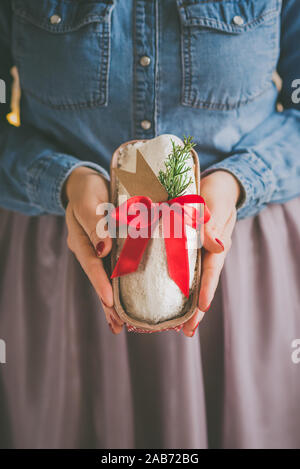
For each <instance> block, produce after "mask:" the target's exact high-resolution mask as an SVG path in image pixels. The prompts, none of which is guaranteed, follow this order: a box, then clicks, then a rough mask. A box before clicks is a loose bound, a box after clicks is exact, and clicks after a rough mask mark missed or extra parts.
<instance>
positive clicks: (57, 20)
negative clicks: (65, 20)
mask: <svg viewBox="0 0 300 469" xmlns="http://www.w3.org/2000/svg"><path fill="white" fill-rule="evenodd" d="M60 22H61V17H60V16H59V15H52V16H51V18H50V23H51V24H59V23H60Z"/></svg>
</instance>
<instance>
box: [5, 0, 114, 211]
mask: <svg viewBox="0 0 300 469" xmlns="http://www.w3.org/2000/svg"><path fill="white" fill-rule="evenodd" d="M10 24H11V6H10V0H1V3H0V51H1V58H0V78H1V80H2V81H1V83H0V86H1V96H0V98H1V99H0V205H1V206H2V207H4V208H6V209H9V210H16V211H20V212H23V213H25V214H28V215H39V214H43V213H53V214H57V215H63V214H64V207H63V203H62V197H61V195H62V187H63V185H64V182H65V181H66V179H67V177H68V176H69V174H70V173H71V172H72V171H73V170H74V169H75V168H76V167H78V166H88V167H91V168H93V169H95V170H97V171H98V172H99V173H101V174H103V175H104V177H105V178H107V179H109V175H108V173H107V172H106V170H105V169H104V168H102V167H101V166H100V165H98V164H95V163H93V162H89V161H82V160H80V159H78V158H76V157H74V156H72V155H68V154H65V153H64V152H63V151H61V149H60V148H58V147H57V145H56V144H55V142H54V141H52V139H51V138H49V137H47V136H46V135H43V134H42V133H40V132H38V131H37V130H36V129H35V128H33V127H32V126H30V125H27V124H26V123H22V125H21V126H20V127H18V128H17V127H13V126H11V125H9V124H8V122H7V120H6V115H7V113H8V112H9V110H10V109H9V108H10V106H9V103H10V98H11V85H12V77H11V74H10V70H11V67H12V66H13V60H12V56H11V51H10V44H11V40H10V39H11V37H10V36H11V27H10Z"/></svg>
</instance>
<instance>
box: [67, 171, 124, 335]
mask: <svg viewBox="0 0 300 469" xmlns="http://www.w3.org/2000/svg"><path fill="white" fill-rule="evenodd" d="M64 194H65V197H66V199H67V201H68V205H67V208H66V222H67V226H68V246H69V248H70V250H71V251H72V252H73V253H74V254H75V256H76V258H77V259H78V261H79V262H80V264H81V266H82V268H83V270H84V271H85V273H86V274H87V276H88V278H89V279H90V281H91V283H92V285H93V287H94V288H95V290H96V292H97V294H98V296H99V298H100V301H101V303H102V305H103V309H104V312H105V316H106V320H107V322H108V324H109V326H110V328H111V330H112V332H113V333H114V334H119V333H120V332H121V330H122V327H123V322H122V321H121V320H120V318H119V316H118V315H117V313H116V311H115V309H114V308H113V304H114V300H113V292H112V286H111V283H110V281H109V279H108V277H107V275H106V272H105V269H104V266H103V262H102V260H101V257H105V256H107V254H109V252H110V251H111V247H112V240H111V238H110V237H109V236H107V237H106V238H104V239H100V238H98V236H97V233H96V226H97V223H98V222H99V219H100V218H101V217H100V216H99V215H96V208H97V206H98V205H99V204H101V203H106V202H108V201H109V189H108V183H107V181H106V180H105V179H104V178H103V177H102V176H101V175H100V174H99V173H97V172H96V171H94V170H93V169H90V168H87V167H84V166H81V167H79V168H76V169H74V171H72V173H71V174H70V176H69V178H68V179H67V181H66V184H65V192H64Z"/></svg>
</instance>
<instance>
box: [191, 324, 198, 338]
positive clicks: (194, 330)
mask: <svg viewBox="0 0 300 469" xmlns="http://www.w3.org/2000/svg"><path fill="white" fill-rule="evenodd" d="M199 324H200V321H199V322H198V323H197V325H196V327H195V328H194V329H193V333H192V335H191V337H194V334H195V332H196V330H197V327H198V326H199Z"/></svg>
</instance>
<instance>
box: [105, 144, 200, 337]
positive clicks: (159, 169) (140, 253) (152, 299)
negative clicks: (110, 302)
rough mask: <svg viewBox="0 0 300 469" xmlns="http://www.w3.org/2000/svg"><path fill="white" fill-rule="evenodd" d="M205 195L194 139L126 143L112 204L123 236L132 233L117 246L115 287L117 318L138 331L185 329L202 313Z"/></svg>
mask: <svg viewBox="0 0 300 469" xmlns="http://www.w3.org/2000/svg"><path fill="white" fill-rule="evenodd" d="M199 189H200V173H199V162H198V156H197V153H196V152H195V150H194V149H193V144H192V142H191V139H186V138H185V139H184V141H182V140H181V139H179V138H178V137H176V136H175V135H160V136H159V137H156V138H154V139H151V140H137V141H130V142H126V143H124V144H122V145H121V146H120V147H119V148H118V149H117V150H116V151H115V152H114V154H113V157H112V163H111V201H112V202H113V204H114V205H115V206H116V207H117V208H116V211H115V218H116V220H117V222H118V224H119V229H121V225H123V228H124V225H126V228H127V231H126V234H125V235H121V234H120V231H119V232H118V236H117V237H116V239H114V242H113V250H112V256H111V261H112V285H113V292H114V303H115V308H116V311H117V313H118V314H119V316H120V317H121V318H122V319H123V320H124V322H125V323H126V324H127V326H128V328H129V329H130V330H138V331H140V332H148V331H149V332H151V331H161V330H166V329H171V328H178V327H179V326H181V325H182V324H183V323H184V322H185V321H187V320H188V319H189V318H190V317H191V316H192V315H193V314H194V312H195V310H196V308H197V302H198V296H199V284H200V267H201V266H200V261H201V257H200V249H199V232H200V230H199V227H200V225H201V220H202V222H203V218H202V219H201V217H200V216H199V214H200V209H201V204H203V203H204V201H203V199H201V197H200V194H199ZM141 207H142V208H141ZM144 207H145V209H144ZM166 207H167V208H169V210H167V211H164V210H165V208H166ZM174 207H175V209H174ZM137 208H138V210H137ZM133 209H135V210H136V211H134V210H133ZM173 209H174V210H173ZM145 210H146V212H145ZM145 213H146V214H145ZM175 222H176V223H177V225H176V223H175ZM132 225H133V226H134V228H135V229H136V232H137V233H138V234H132V233H133V231H132ZM179 228H180V229H179ZM177 229H179V231H178V230H177ZM176 230H177V231H178V233H177V231H176Z"/></svg>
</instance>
